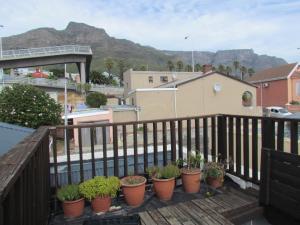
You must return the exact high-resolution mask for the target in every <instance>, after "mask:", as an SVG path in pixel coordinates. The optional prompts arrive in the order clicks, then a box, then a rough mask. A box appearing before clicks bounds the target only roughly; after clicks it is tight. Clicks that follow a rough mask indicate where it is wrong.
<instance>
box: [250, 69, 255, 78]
mask: <svg viewBox="0 0 300 225" xmlns="http://www.w3.org/2000/svg"><path fill="white" fill-rule="evenodd" d="M254 73H255V71H254V69H253V68H249V69H248V74H249V76H250V77H251V76H252V75H253V74H254Z"/></svg>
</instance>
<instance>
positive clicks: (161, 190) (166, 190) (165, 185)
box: [152, 177, 175, 201]
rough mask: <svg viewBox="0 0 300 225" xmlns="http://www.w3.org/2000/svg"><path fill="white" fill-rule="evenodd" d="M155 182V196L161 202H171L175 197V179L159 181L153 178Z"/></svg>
mask: <svg viewBox="0 0 300 225" xmlns="http://www.w3.org/2000/svg"><path fill="white" fill-rule="evenodd" d="M152 180H153V189H154V191H155V194H156V195H157V197H158V198H159V199H160V200H164V201H167V200H170V199H171V198H172V196H173V192H174V188H175V178H174V177H173V178H170V179H157V178H154V177H153V178H152Z"/></svg>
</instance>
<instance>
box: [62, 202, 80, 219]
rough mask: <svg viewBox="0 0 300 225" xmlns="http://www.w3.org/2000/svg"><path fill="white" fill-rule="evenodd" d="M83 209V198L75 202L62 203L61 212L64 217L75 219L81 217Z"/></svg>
mask: <svg viewBox="0 0 300 225" xmlns="http://www.w3.org/2000/svg"><path fill="white" fill-rule="evenodd" d="M83 209H84V198H81V199H78V200H75V201H64V202H63V210H64V215H65V217H68V218H75V217H79V216H81V215H82V213H83Z"/></svg>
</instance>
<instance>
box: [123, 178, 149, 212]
mask: <svg viewBox="0 0 300 225" xmlns="http://www.w3.org/2000/svg"><path fill="white" fill-rule="evenodd" d="M121 185H122V191H123V194H124V197H125V201H126V203H127V204H128V205H130V206H133V207H136V206H139V205H141V204H142V203H143V201H144V195H145V186H146V178H145V177H142V176H127V177H124V178H123V179H121Z"/></svg>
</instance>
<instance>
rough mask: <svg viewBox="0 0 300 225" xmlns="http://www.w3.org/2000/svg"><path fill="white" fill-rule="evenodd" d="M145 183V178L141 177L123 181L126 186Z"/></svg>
mask: <svg viewBox="0 0 300 225" xmlns="http://www.w3.org/2000/svg"><path fill="white" fill-rule="evenodd" d="M144 181H145V178H144V177H140V176H128V177H125V178H124V179H123V183H124V184H126V185H135V184H141V183H143V182H144Z"/></svg>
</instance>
